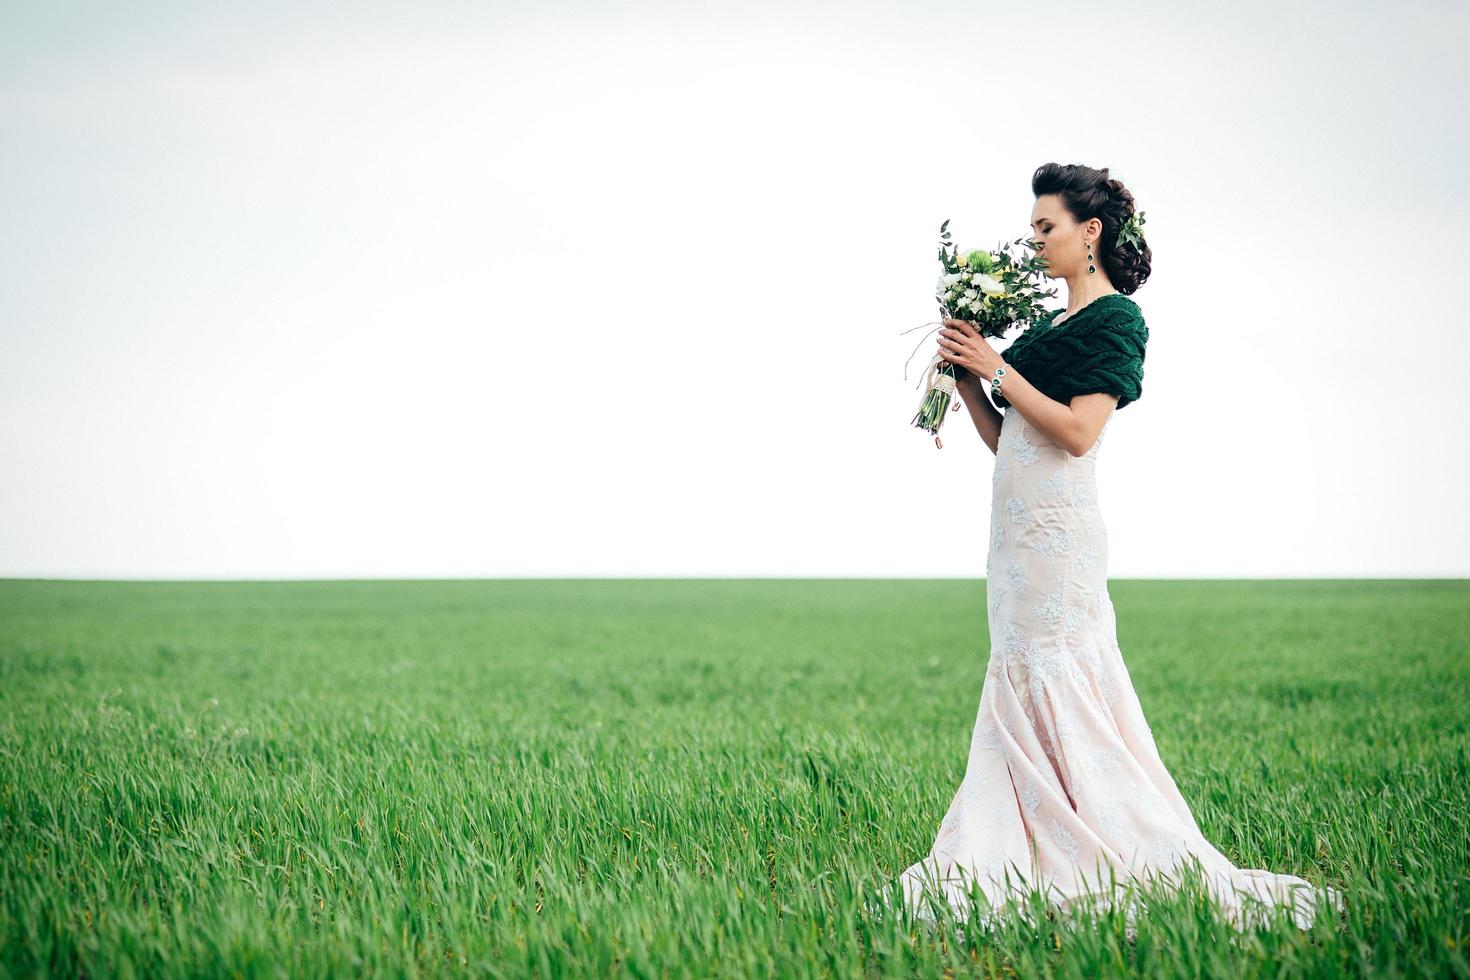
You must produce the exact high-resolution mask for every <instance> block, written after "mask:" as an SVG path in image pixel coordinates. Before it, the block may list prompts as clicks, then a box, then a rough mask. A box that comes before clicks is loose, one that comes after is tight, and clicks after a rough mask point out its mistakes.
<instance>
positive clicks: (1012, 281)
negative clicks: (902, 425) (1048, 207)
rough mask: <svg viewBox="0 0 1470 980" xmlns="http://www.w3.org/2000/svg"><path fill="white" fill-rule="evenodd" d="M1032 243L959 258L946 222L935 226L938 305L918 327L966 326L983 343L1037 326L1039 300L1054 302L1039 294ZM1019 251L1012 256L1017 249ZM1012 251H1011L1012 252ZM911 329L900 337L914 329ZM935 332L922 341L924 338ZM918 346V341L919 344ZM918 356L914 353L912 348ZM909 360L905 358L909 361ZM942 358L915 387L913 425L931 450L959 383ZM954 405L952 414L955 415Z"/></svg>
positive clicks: (1042, 264)
mask: <svg viewBox="0 0 1470 980" xmlns="http://www.w3.org/2000/svg"><path fill="white" fill-rule="evenodd" d="M1031 244H1032V240H1031V239H1029V238H1018V239H1016V240H1015V241H1012V242H1002V243H1001V244H1000V245H999V246H997V247H996V248H995V249H993V250H990V251H986V250H985V249H979V248H977V249H974V250H972V251H970V252H964V253H961V252H960V251H959V250H958V249H956V248H955V246H954V244H953V243H951V242H950V240H949V219H945V222H944V224H942V225H940V226H939V264H940V266H942V267H943V269H944V273H943V275H941V276H940V277H939V285H938V292H937V293H936V294H935V296H934V298H935V300H937V301H938V303H939V312H940V321H939V322H938V323H935V322H934V321H930V322H929V323H921V324H919V327H928V326H933V327H934V329H935V330H937V329H939V327H941V326H943V325H944V324H943V321H944V320H945V319H954V320H968V321H969V322H970V323H972V324H974V325H975V329H976V330H977V331H978V332H979V334H980V336H982V337H1002V336H1004V335H1005V332H1006V331H1007V330H1009V329H1010V328H1011V327H1013V326H1015V325H1016V324H1025V325H1027V326H1028V327H1029V326H1030V325H1031V324H1033V323H1035V322H1036V321H1038V320H1040V319H1041V317H1042V316H1043V314H1044V313H1045V312H1046V311H1045V310H1043V309H1042V306H1041V300H1042V298H1044V297H1048V296H1055V295H1056V290H1055V289H1049V290H1043V289H1042V288H1041V285H1040V283H1041V275H1042V270H1044V269H1045V268H1046V260H1045V259H1043V258H1041V257H1040V256H1038V255H1037V254H1036V253H1035V251H1031V252H1030V253H1029V254H1028V253H1027V252H1026V251H1024V249H1025V248H1030V247H1031ZM1018 246H1019V247H1021V250H1014V249H1016V247H1018ZM1013 250H1014V251H1013ZM919 327H913V328H911V329H910V330H905V331H903V333H911V332H912V331H913V330H917V329H919ZM933 332H934V330H930V331H929V333H926V334H925V335H924V336H925V338H927V337H928V336H929V334H931V333H933ZM919 343H920V344H921V345H922V344H923V341H922V340H921V341H920V342H919ZM914 351H915V352H917V351H918V347H915V348H914ZM913 357H914V355H913V354H910V355H909V360H913ZM943 360H944V357H943V354H942V353H936V354H935V355H934V359H933V360H931V361H930V362H929V370H928V374H927V375H926V377H925V378H924V379H923V381H921V382H920V384H922V385H925V386H926V387H925V391H924V398H923V400H922V401H921V402H920V403H919V411H918V413H917V414H915V416H914V419H913V424H914V425H915V426H917V427H919V428H921V429H923V430H924V431H926V432H928V433H929V434H930V435H932V436H934V444H935V445H936V446H938V447H939V448H941V449H943V448H944V444H943V443H941V442H940V441H939V427H940V426H941V425H942V424H943V423H944V415H945V410H946V409H948V408H949V406H950V401H951V396H952V395H953V394H954V390H955V385H956V384H957V382H958V380H959V378H958V376H957V375H956V372H957V371H963V370H964V368H961V367H959V366H957V365H954V364H950V363H948V362H945V364H944V367H943V368H940V367H939V364H940V362H941V361H943ZM904 377H905V378H907V377H908V364H907V362H905V364H904ZM959 407H960V406H959V403H958V402H955V404H954V408H955V410H956V411H958V410H959Z"/></svg>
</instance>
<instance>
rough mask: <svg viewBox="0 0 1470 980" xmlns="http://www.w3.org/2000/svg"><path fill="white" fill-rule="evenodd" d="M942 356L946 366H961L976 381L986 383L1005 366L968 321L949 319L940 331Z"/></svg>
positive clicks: (940, 353) (1003, 360) (1003, 361)
mask: <svg viewBox="0 0 1470 980" xmlns="http://www.w3.org/2000/svg"><path fill="white" fill-rule="evenodd" d="M939 355H940V357H942V358H943V359H944V361H942V362H941V366H943V364H944V362H948V363H950V364H955V365H958V366H960V367H962V368H964V369H965V370H966V371H968V372H970V374H971V375H972V376H973V377H974V378H975V379H976V380H977V381H983V380H984V379H986V378H988V377H990V376H991V375H992V374H994V373H995V369H996V368H998V367H1000V366H1001V365H1002V364H1004V363H1005V359H1004V358H1002V357H1001V356H1000V355H999V354H997V353H996V352H995V348H994V347H991V346H990V344H989V343H987V342H986V340H985V338H984V337H982V336H980V331H979V330H977V329H975V325H974V324H973V323H970V322H969V321H968V320H953V319H946V320H945V321H944V326H942V327H941V328H940V329H939Z"/></svg>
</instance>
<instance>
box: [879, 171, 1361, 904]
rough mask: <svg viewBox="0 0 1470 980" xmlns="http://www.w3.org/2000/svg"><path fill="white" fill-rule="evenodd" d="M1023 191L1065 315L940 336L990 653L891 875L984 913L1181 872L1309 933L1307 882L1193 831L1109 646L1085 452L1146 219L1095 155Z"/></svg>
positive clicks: (1098, 424) (1091, 454) (1131, 345)
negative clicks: (1001, 341)
mask: <svg viewBox="0 0 1470 980" xmlns="http://www.w3.org/2000/svg"><path fill="white" fill-rule="evenodd" d="M1031 188H1032V192H1033V194H1034V195H1035V197H1036V203H1035V205H1034V207H1033V208H1032V212H1031V218H1032V221H1031V224H1032V230H1033V232H1034V235H1033V238H1034V244H1035V248H1036V251H1037V253H1038V255H1039V256H1040V257H1041V258H1043V259H1044V260H1045V262H1046V271H1047V274H1048V275H1049V276H1052V277H1054V278H1060V279H1065V280H1066V282H1067V300H1068V302H1067V309H1066V310H1065V312H1061V313H1060V314H1059V315H1058V314H1057V313H1050V314H1048V315H1047V317H1046V318H1045V319H1043V320H1042V321H1041V322H1040V323H1038V324H1036V325H1034V326H1033V327H1031V328H1029V329H1028V330H1027V331H1026V332H1025V333H1024V334H1023V335H1022V336H1021V337H1020V338H1018V339H1017V340H1016V341H1015V342H1014V343H1013V344H1012V345H1011V346H1010V347H1009V348H1008V349H1007V350H1006V352H1005V354H1004V355H1001V354H998V353H996V351H995V349H994V348H992V347H991V346H990V345H989V344H988V343H986V342H985V340H984V339H983V338H981V337H980V335H979V334H978V333H977V332H976V331H975V329H974V327H973V326H972V325H970V324H969V323H966V322H964V321H960V320H953V319H951V320H945V321H944V328H943V329H942V330H941V331H940V339H939V346H940V351H939V354H938V356H939V358H940V360H941V362H945V361H947V362H948V363H951V364H954V365H957V366H958V367H959V368H961V369H962V370H960V371H958V372H957V374H958V375H959V390H960V392H961V394H962V397H963V399H964V402H965V405H966V407H967V408H968V410H969V413H970V417H971V419H972V420H973V421H974V423H975V428H976V429H977V430H978V431H979V433H980V438H981V440H982V441H984V443H985V445H986V446H988V447H989V448H990V450H991V451H992V452H993V453H995V469H994V475H993V477H992V480H991V483H992V503H991V511H990V549H989V553H988V557H987V560H986V569H985V571H986V575H985V585H986V594H987V600H988V603H989V612H990V615H989V624H990V659H989V663H988V665H987V667H986V671H985V678H984V682H983V686H982V690H981V694H980V707H979V712H978V714H977V716H976V718H975V727H974V733H973V737H972V739H971V742H970V748H969V761H968V765H967V767H966V770H965V775H964V779H963V781H962V782H961V783H960V786H959V788H958V790H957V791H956V792H955V795H954V798H953V800H952V802H951V803H950V805H949V808H948V811H947V812H946V813H945V815H944V818H943V821H942V822H941V823H940V826H939V831H938V835H937V837H936V838H935V840H934V843H933V846H932V848H931V849H930V851H929V854H928V855H927V856H926V857H925V858H924V859H923V860H921V861H919V862H917V863H915V864H913V865H912V866H910V867H909V868H908V869H907V870H905V871H904V872H903V874H902V875H901V876H900V879H899V881H900V883H901V885H902V890H903V895H904V899H905V902H906V903H907V904H908V905H909V907H910V908H912V909H913V910H914V911H915V913H916V914H918V915H919V916H921V917H924V918H930V917H932V916H933V914H934V912H935V903H936V902H937V903H938V904H939V905H940V906H941V907H942V906H943V904H944V903H945V902H947V903H948V904H949V906H950V907H951V908H952V909H953V910H954V911H955V913H956V914H957V915H958V916H959V917H960V918H961V919H964V918H965V917H966V914H967V912H968V910H969V908H970V907H971V905H970V903H971V899H970V897H969V895H970V893H971V891H972V889H978V891H979V892H981V893H982V894H983V896H984V898H985V900H986V902H987V903H988V905H989V906H991V907H995V908H999V907H1000V906H1001V905H1003V904H1004V903H1005V902H1006V901H1007V900H1008V899H1009V898H1011V897H1014V896H1016V895H1017V894H1018V892H1017V891H1015V890H1014V889H1017V888H1026V887H1030V888H1035V889H1037V890H1039V891H1042V892H1045V893H1046V895H1047V897H1048V900H1049V901H1050V902H1051V903H1052V904H1055V905H1057V906H1059V907H1061V908H1063V909H1069V908H1074V907H1076V906H1079V905H1080V904H1081V901H1082V900H1083V899H1084V898H1089V899H1092V898H1103V899H1104V900H1107V899H1108V898H1109V897H1110V896H1111V895H1114V894H1116V891H1115V889H1116V888H1117V887H1118V885H1119V883H1123V884H1125V885H1126V884H1127V883H1129V882H1133V883H1142V882H1145V881H1147V880H1149V879H1152V880H1154V881H1155V882H1157V881H1159V880H1162V881H1163V882H1164V884H1165V887H1167V888H1173V887H1175V886H1176V885H1179V884H1180V883H1182V882H1183V881H1184V880H1185V878H1188V879H1189V880H1191V881H1196V882H1203V883H1204V884H1205V885H1206V887H1207V888H1208V889H1209V892H1210V894H1211V895H1212V896H1213V897H1214V898H1215V899H1216V900H1218V902H1219V903H1220V905H1221V907H1222V908H1223V909H1224V911H1225V912H1226V914H1227V918H1228V919H1229V920H1230V921H1231V922H1232V923H1234V924H1236V925H1237V927H1242V926H1244V925H1246V924H1247V922H1248V921H1249V919H1250V918H1251V915H1250V913H1264V914H1266V915H1269V914H1270V913H1271V910H1272V909H1273V908H1274V907H1277V906H1285V907H1287V908H1288V909H1289V910H1290V913H1291V915H1292V918H1293V919H1294V921H1295V922H1296V923H1297V924H1298V925H1299V926H1300V927H1301V928H1307V927H1309V926H1310V925H1311V922H1312V921H1313V919H1314V917H1315V912H1316V910H1317V908H1318V899H1319V896H1317V895H1316V894H1315V889H1314V887H1313V886H1312V885H1311V883H1309V882H1308V881H1306V880H1305V879H1303V878H1299V877H1296V876H1294V875H1290V874H1277V873H1272V872H1270V871H1266V870H1260V869H1248V868H1239V867H1237V866H1236V865H1235V864H1233V863H1232V862H1231V861H1230V859H1229V858H1227V857H1226V856H1225V855H1224V854H1222V853H1221V852H1220V851H1219V850H1217V849H1216V848H1215V847H1214V846H1213V845H1212V844H1211V843H1210V842H1209V841H1208V840H1206V839H1205V837H1204V835H1203V834H1202V833H1201V832H1200V829H1199V827H1198V825H1197V824H1196V822H1195V819H1194V816H1193V814H1192V812H1191V811H1190V808H1189V805H1188V803H1186V802H1185V800H1184V797H1183V796H1181V795H1180V792H1179V790H1178V788H1177V787H1176V786H1175V784H1174V780H1173V779H1172V778H1171V776H1170V774H1169V772H1168V770H1167V769H1166V768H1165V766H1164V763H1163V761H1162V760H1161V759H1160V757H1159V752H1158V748H1157V747H1156V745H1155V744H1154V739H1153V733H1152V732H1151V731H1150V729H1149V726H1148V723H1147V722H1146V721H1145V719H1144V715H1143V710H1142V708H1141V707H1140V704H1139V700H1138V697H1137V696H1136V694H1135V693H1134V690H1133V685H1132V682H1131V680H1130V678H1129V675H1128V670H1127V667H1126V666H1125V665H1124V663H1123V656H1122V651H1121V650H1120V649H1119V646H1118V637H1117V628H1116V626H1117V624H1116V619H1115V614H1114V609H1113V604H1112V601H1111V598H1110V596H1109V594H1108V588H1107V564H1108V537H1107V531H1106V529H1105V527H1104V526H1103V520H1102V513H1101V510H1100V509H1099V506H1098V493H1097V487H1096V483H1095V481H1094V466H1095V464H1096V461H1097V456H1098V449H1099V447H1100V446H1101V445H1102V441H1103V433H1104V432H1105V431H1106V429H1107V426H1108V423H1109V421H1110V420H1111V418H1112V416H1113V412H1114V410H1115V409H1121V408H1123V407H1124V406H1126V405H1128V404H1131V403H1132V402H1134V401H1136V400H1138V398H1139V397H1140V396H1141V394H1142V390H1143V389H1142V382H1143V360H1144V348H1145V344H1146V342H1147V340H1148V328H1147V326H1146V325H1145V323H1144V318H1143V313H1142V311H1141V310H1140V308H1139V306H1138V304H1137V303H1136V302H1134V301H1133V300H1132V299H1131V298H1130V296H1131V294H1132V293H1133V292H1134V291H1136V290H1137V289H1138V287H1139V286H1140V285H1142V284H1143V283H1144V281H1145V280H1147V278H1148V275H1149V270H1150V261H1151V258H1152V253H1151V251H1150V249H1149V247H1148V244H1147V243H1146V242H1145V241H1144V239H1143V234H1142V230H1141V228H1142V223H1143V218H1142V214H1141V213H1135V208H1134V201H1133V195H1132V194H1131V193H1130V192H1129V191H1128V189H1127V188H1125V187H1124V186H1123V183H1122V182H1121V181H1119V180H1116V179H1112V178H1110V177H1109V176H1108V171H1107V169H1106V168H1104V169H1102V170H1094V169H1092V168H1090V167H1085V166H1080V165H1065V166H1064V165H1061V164H1056V163H1048V164H1046V165H1044V166H1042V167H1040V168H1039V169H1038V170H1037V171H1036V173H1035V174H1034V175H1033V176H1032V180H1031ZM987 392H988V394H989V395H990V397H991V398H993V399H994V401H995V403H996V404H997V405H999V406H1001V407H1003V408H1004V409H1005V412H1004V414H1002V413H1001V412H999V411H997V410H996V409H995V408H992V407H991V404H990V402H989V400H987V398H986V393H987ZM1326 892H1327V898H1328V899H1329V901H1331V902H1332V903H1333V904H1334V905H1335V906H1336V907H1338V908H1340V907H1341V903H1340V894H1338V893H1337V892H1335V891H1334V890H1333V889H1330V888H1328V889H1326ZM1131 910H1132V906H1131V905H1130V911H1131Z"/></svg>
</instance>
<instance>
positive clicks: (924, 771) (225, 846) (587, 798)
mask: <svg viewBox="0 0 1470 980" xmlns="http://www.w3.org/2000/svg"><path fill="white" fill-rule="evenodd" d="M1110 591H1111V593H1112V597H1113V600H1114V603H1115V604H1116V607H1117V611H1118V632H1119V640H1120V644H1121V646H1122V648H1123V653H1124V657H1125V659H1126V661H1127V663H1128V666H1129V669H1130V671H1131V673H1132V676H1133V681H1134V684H1135V686H1136V688H1137V690H1138V693H1139V697H1140V699H1141V700H1142V702H1143V706H1144V710H1145V712H1146V713H1147V715H1148V719H1149V722H1150V724H1151V726H1152V728H1153V731H1154V734H1155V736H1156V738H1157V741H1158V743H1159V748H1160V750H1161V752H1162V753H1163V756H1164V760H1165V762H1166V763H1167V764H1168V765H1169V767H1170V769H1171V771H1172V772H1173V773H1174V776H1175V778H1176V780H1177V781H1178V783H1179V785H1180V788H1181V790H1182V791H1183V792H1184V795H1185V797H1186V798H1187V799H1188V800H1189V801H1190V803H1191V805H1192V806H1193V808H1194V812H1195V815H1196V817H1197V818H1198V820H1199V822H1200V825H1201V827H1202V829H1203V830H1204V831H1205V833H1206V835H1207V836H1208V837H1209V838H1210V839H1211V840H1212V841H1214V842H1215V843H1216V844H1217V845H1218V846H1219V847H1220V848H1221V850H1223V851H1224V852H1225V853H1226V854H1227V855H1229V856H1231V858H1232V859H1234V860H1235V861H1236V862H1237V863H1238V864H1242V865H1245V866H1248V867H1264V868H1269V869H1271V870H1273V871H1288V872H1292V873H1295V874H1300V875H1303V876H1304V877H1306V878H1309V879H1311V880H1312V881H1314V882H1317V883H1326V884H1332V885H1334V886H1335V887H1341V888H1342V889H1343V890H1344V891H1345V892H1346V899H1347V903H1348V910H1347V913H1346V917H1345V921H1337V920H1334V919H1333V918H1332V917H1331V916H1323V917H1322V918H1321V919H1319V921H1318V924H1317V926H1316V927H1314V929H1313V930H1311V931H1309V932H1300V931H1298V930H1295V929H1293V928H1291V927H1290V926H1289V925H1286V926H1284V927H1282V928H1276V929H1269V930H1259V931H1251V932H1246V933H1241V934H1236V933H1234V932H1233V931H1232V930H1230V929H1229V928H1228V927H1225V926H1222V925H1221V924H1220V922H1219V921H1218V920H1217V919H1216V917H1214V916H1213V915H1212V913H1211V910H1210V909H1209V907H1207V906H1201V905H1199V904H1198V903H1191V902H1189V901H1188V900H1187V896H1186V897H1181V899H1180V900H1179V901H1178V902H1177V903H1170V904H1165V905H1161V906H1158V907H1157V908H1155V909H1153V910H1152V911H1151V912H1150V914H1149V915H1147V916H1146V917H1144V918H1143V919H1141V920H1140V922H1139V928H1138V933H1137V936H1136V937H1134V938H1133V939H1132V941H1130V940H1129V939H1128V938H1126V937H1125V936H1124V934H1123V930H1122V928H1121V925H1120V923H1118V922H1116V921H1102V922H1098V923H1091V924H1088V923H1082V924H1080V925H1079V924H1077V923H1067V922H1061V921H1057V920H1056V919H1054V918H1051V917H1047V916H1045V915H1043V914H1037V915H1027V916H1022V915H1018V916H1017V917H1016V919H1015V920H1014V921H1013V922H1012V923H1010V924H1008V925H1007V926H1005V927H1004V928H1002V929H999V930H996V931H994V932H991V933H987V932H982V931H979V930H974V931H972V934H969V935H965V934H963V933H959V932H956V931H955V930H954V929H952V928H948V927H944V926H941V927H940V928H934V927H930V926H925V925H922V924H920V925H913V924H910V925H909V926H907V927H905V925H904V924H903V923H902V922H899V921H897V920H896V919H895V918H892V917H889V918H873V917H871V916H869V915H868V914H867V913H866V912H865V910H864V896H865V894H866V893H867V890H869V889H873V888H878V887H882V886H883V885H884V884H885V883H886V882H888V881H891V879H892V878H893V877H894V876H896V875H897V874H898V872H899V871H901V870H902V869H903V868H904V867H905V866H906V865H907V864H909V863H911V862H913V861H915V860H918V859H919V858H920V857H922V856H923V854H924V852H925V851H927V849H928V847H929V845H930V843H931V842H932V840H933V836H934V832H935V830H936V829H937V826H938V822H939V819H940V817H941V816H942V815H943V813H944V809H945V807H946V806H947V805H948V803H949V800H950V797H951V795H952V794H953V792H954V790H955V789H956V787H957V786H958V784H959V780H960V778H961V776H962V775H963V771H964V767H965V753H966V751H967V748H968V745H969V738H970V727H971V725H972V723H973V721H974V715H975V708H976V705H977V703H978V699H979V695H980V681H981V677H982V674H983V671H984V667H985V662H986V657H987V654H988V642H987V632H986V624H985V583H984V582H983V581H978V580H977V581H968V582H964V581H919V582H916V581H881V582H880V581H863V580H854V581H808V580H791V581H780V580H668V581H663V580H658V581H654V580H642V581H636V580H627V581H586V580H563V581H481V582H475V581H465V582H459V581H447V582H322V583H300V582H291V583H269V582H262V583H235V582H232V583H178V584H175V583H105V582H65V581H17V580H11V581H0V703H3V711H0V842H3V843H0V934H3V942H4V953H3V957H0V971H3V973H4V974H5V975H8V976H30V975H38V974H39V975H44V974H52V975H65V976H75V975H87V976H134V975H136V976H149V977H158V976H178V977H186V976H187V977H194V976H210V975H218V976H287V975H289V976H293V977H299V976H321V975H329V974H354V973H361V972H371V973H374V974H387V975H414V974H424V975H432V974H442V973H468V974H476V975H493V976H532V975H535V976H556V975H588V976H590V975H606V974H622V975H629V976H641V977H653V976H681V975H694V976H708V975H715V974H718V975H781V976H832V977H849V976H860V975H875V976H876V975H890V974H891V975H901V976H933V977H939V976H950V975H955V974H967V973H973V974H976V975H987V976H1018V975H1019V976H1025V977H1030V976H1041V975H1054V976H1096V975H1098V974H1099V973H1137V974H1141V975H1151V976H1153V975H1156V976H1196V975H1200V974H1206V975H1267V974H1269V975H1278V974H1295V975H1303V974H1310V975H1314V976H1331V975H1338V974H1344V975H1348V974H1350V975H1362V976H1395V975H1398V976H1431V975H1434V976H1461V977H1465V976H1470V966H1467V957H1466V945H1467V943H1470V815H1467V795H1470V761H1467V751H1470V731H1467V724H1470V710H1467V706H1470V582H1465V581H1420V582H1405V581H1271V582H1204V581H1191V582H1141V581H1127V580H1119V581H1114V582H1112V583H1111V584H1110ZM1232 937H1233V938H1232Z"/></svg>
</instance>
